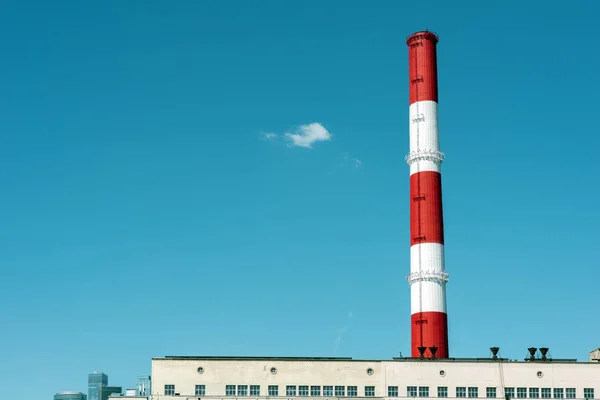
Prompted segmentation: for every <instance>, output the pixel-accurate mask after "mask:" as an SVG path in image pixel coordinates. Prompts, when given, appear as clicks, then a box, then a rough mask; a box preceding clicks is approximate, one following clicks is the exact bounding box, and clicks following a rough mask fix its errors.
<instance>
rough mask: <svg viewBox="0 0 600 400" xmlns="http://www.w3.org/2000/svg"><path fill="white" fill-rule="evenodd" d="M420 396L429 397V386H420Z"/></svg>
mask: <svg viewBox="0 0 600 400" xmlns="http://www.w3.org/2000/svg"><path fill="white" fill-rule="evenodd" d="M419 397H429V386H419Z"/></svg>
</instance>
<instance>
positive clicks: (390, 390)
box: [388, 386, 398, 397]
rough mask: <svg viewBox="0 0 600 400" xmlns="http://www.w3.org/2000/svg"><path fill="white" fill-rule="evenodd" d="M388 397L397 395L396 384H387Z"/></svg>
mask: <svg viewBox="0 0 600 400" xmlns="http://www.w3.org/2000/svg"><path fill="white" fill-rule="evenodd" d="M388 397H398V386H388Z"/></svg>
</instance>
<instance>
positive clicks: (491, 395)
mask: <svg viewBox="0 0 600 400" xmlns="http://www.w3.org/2000/svg"><path fill="white" fill-rule="evenodd" d="M485 397H487V398H488V399H495V398H496V388H495V387H487V388H485Z"/></svg>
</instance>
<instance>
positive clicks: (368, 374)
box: [152, 357, 600, 400]
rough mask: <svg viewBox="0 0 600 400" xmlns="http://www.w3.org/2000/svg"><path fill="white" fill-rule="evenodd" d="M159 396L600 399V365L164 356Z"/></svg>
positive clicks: (156, 373)
mask: <svg viewBox="0 0 600 400" xmlns="http://www.w3.org/2000/svg"><path fill="white" fill-rule="evenodd" d="M152 380H153V385H152V398H153V399H155V400H158V399H163V398H164V399H165V400H166V399H173V398H178V399H181V398H186V399H199V398H205V397H209V398H210V397H215V398H219V399H223V400H228V399H245V398H250V399H261V398H266V397H274V398H284V399H286V400H304V399H306V400H325V399H326V400H336V399H338V398H348V397H354V398H360V399H366V398H385V399H388V400H394V399H395V398H398V397H403V398H406V397H433V398H435V397H439V398H502V399H504V398H505V396H509V397H510V398H515V399H594V398H600V363H599V362H575V361H574V360H543V361H542V360H532V361H519V362H517V361H509V360H506V359H493V358H489V359H437V360H436V359H434V360H430V359H416V358H398V359H392V360H353V359H350V358H286V357H274V358H259V357H164V358H154V359H153V360H152Z"/></svg>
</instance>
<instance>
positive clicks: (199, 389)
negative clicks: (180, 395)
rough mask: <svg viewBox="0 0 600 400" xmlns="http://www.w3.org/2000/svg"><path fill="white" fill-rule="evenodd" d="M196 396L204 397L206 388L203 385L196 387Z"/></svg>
mask: <svg viewBox="0 0 600 400" xmlns="http://www.w3.org/2000/svg"><path fill="white" fill-rule="evenodd" d="M195 394H196V396H206V386H204V385H196V391H195Z"/></svg>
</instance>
